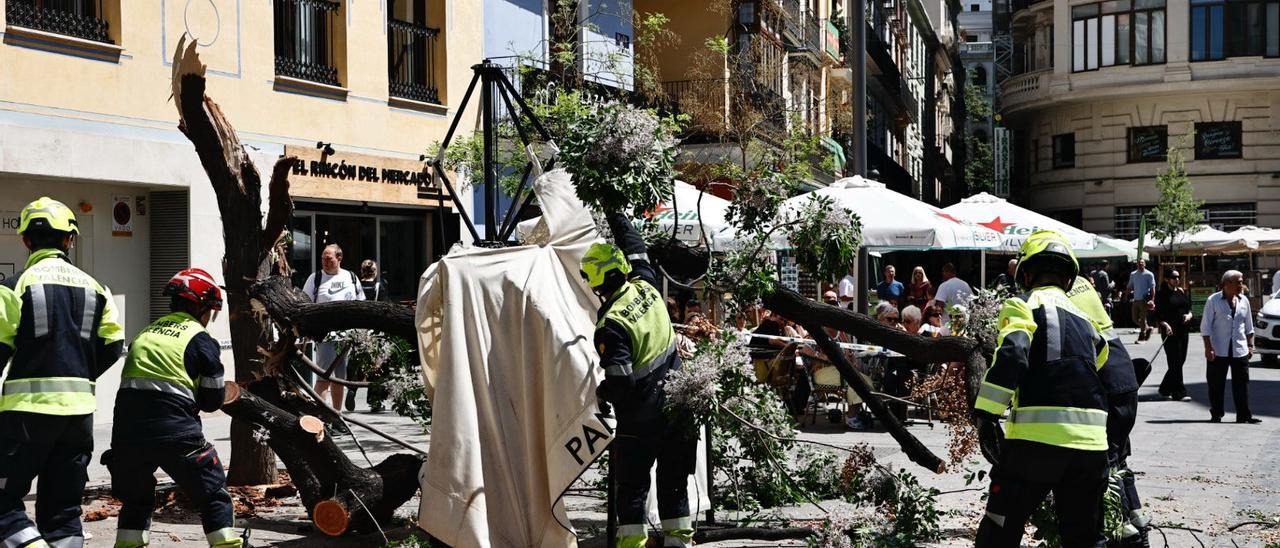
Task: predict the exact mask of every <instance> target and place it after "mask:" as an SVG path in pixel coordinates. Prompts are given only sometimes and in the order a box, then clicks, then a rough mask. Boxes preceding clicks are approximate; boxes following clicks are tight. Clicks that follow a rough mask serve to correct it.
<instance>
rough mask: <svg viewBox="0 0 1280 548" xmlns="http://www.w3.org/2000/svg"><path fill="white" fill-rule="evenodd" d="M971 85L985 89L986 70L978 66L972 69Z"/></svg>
mask: <svg viewBox="0 0 1280 548" xmlns="http://www.w3.org/2000/svg"><path fill="white" fill-rule="evenodd" d="M973 85H975V86H982V87H987V69H986V67H983V66H979V67H978V68H975V69H973Z"/></svg>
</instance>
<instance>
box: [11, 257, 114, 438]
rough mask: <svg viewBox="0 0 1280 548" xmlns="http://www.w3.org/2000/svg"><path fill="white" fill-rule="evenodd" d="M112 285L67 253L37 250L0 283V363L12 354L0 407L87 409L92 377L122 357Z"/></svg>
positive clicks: (91, 406)
mask: <svg viewBox="0 0 1280 548" xmlns="http://www.w3.org/2000/svg"><path fill="white" fill-rule="evenodd" d="M116 318H117V315H116V308H115V304H114V302H113V301H112V298H111V292H110V290H108V289H107V288H105V287H103V286H102V285H101V284H99V283H98V282H97V281H96V280H94V279H93V278H92V277H91V276H89V275H88V274H86V273H84V271H82V270H80V269H79V268H76V267H75V265H73V264H71V262H70V261H69V260H68V259H67V256H66V254H65V253H63V252H61V251H59V250H56V249H41V250H38V251H36V252H34V253H32V254H31V257H30V258H29V259H28V260H27V264H26V269H25V270H23V271H22V273H21V274H18V275H17V276H14V277H11V278H7V279H5V280H4V282H0V369H2V368H3V366H4V364H5V362H7V361H9V357H10V356H12V358H13V360H12V361H13V363H12V366H11V367H10V369H9V376H8V378H7V379H6V380H5V382H4V389H3V395H0V411H26V412H30V413H40V414H45V415H87V414H91V413H93V412H94V411H95V410H96V408H97V401H96V400H95V399H94V395H93V390H94V381H95V380H96V379H97V378H98V376H100V375H101V374H102V373H103V372H105V371H106V370H107V368H109V367H111V365H112V364H113V363H115V360H116V358H119V357H120V353H121V350H122V349H123V347H124V330H123V329H122V328H121V326H120V324H119V323H118V322H117V320H116Z"/></svg>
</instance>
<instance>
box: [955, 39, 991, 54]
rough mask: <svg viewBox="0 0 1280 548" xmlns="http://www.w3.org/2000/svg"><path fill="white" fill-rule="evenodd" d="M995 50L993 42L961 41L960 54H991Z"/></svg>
mask: <svg viewBox="0 0 1280 548" xmlns="http://www.w3.org/2000/svg"><path fill="white" fill-rule="evenodd" d="M994 51H995V48H994V47H992V45H991V42H961V43H960V55H989V54H991V53H992V52H994Z"/></svg>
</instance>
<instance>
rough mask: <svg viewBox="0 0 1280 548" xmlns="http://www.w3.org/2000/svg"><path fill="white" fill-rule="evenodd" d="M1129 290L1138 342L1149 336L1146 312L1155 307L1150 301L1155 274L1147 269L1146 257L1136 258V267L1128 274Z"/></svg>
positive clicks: (1149, 328)
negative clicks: (1131, 297)
mask: <svg viewBox="0 0 1280 548" xmlns="http://www.w3.org/2000/svg"><path fill="white" fill-rule="evenodd" d="M1128 288H1129V291H1130V293H1131V295H1132V296H1133V302H1131V303H1130V304H1129V307H1130V312H1131V313H1132V314H1133V323H1134V324H1135V325H1137V326H1138V342H1142V341H1145V340H1147V339H1149V338H1151V327H1150V326H1148V325H1147V312H1149V311H1150V310H1151V309H1152V308H1154V307H1155V303H1154V302H1152V297H1154V296H1155V295H1154V292H1155V289H1156V276H1155V274H1152V273H1151V271H1150V270H1147V261H1146V259H1142V258H1139V259H1138V269H1137V270H1135V271H1134V272H1133V273H1131V274H1129V286H1128Z"/></svg>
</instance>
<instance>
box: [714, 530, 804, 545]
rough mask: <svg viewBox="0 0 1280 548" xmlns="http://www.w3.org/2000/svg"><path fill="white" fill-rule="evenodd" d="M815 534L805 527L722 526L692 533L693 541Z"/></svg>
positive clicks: (771, 538)
mask: <svg viewBox="0 0 1280 548" xmlns="http://www.w3.org/2000/svg"><path fill="white" fill-rule="evenodd" d="M816 535H817V532H816V531H814V530H813V529H809V528H807V527H724V528H717V529H708V528H705V527H703V528H700V529H698V530H697V531H695V532H694V533H693V541H694V542H696V543H703V542H721V541H726V540H805V539H808V538H811V537H814V536H816Z"/></svg>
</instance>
